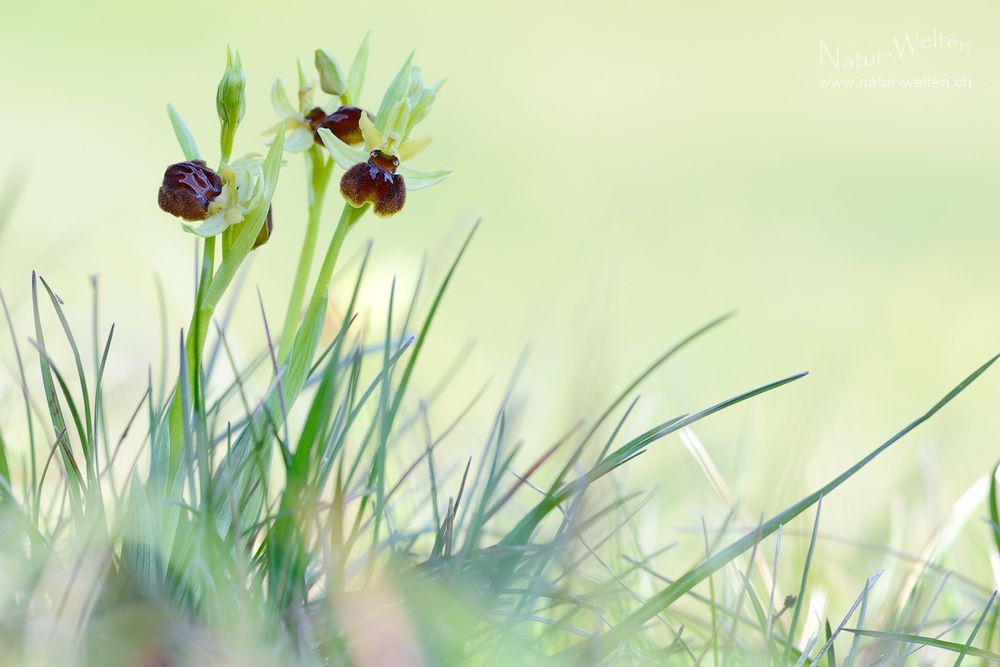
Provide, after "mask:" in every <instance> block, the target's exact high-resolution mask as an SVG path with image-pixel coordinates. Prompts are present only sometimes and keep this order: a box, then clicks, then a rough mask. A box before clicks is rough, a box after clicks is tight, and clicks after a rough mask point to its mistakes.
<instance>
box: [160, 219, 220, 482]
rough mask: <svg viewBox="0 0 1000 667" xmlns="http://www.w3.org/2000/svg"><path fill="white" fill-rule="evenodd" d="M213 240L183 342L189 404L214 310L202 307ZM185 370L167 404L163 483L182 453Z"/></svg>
mask: <svg viewBox="0 0 1000 667" xmlns="http://www.w3.org/2000/svg"><path fill="white" fill-rule="evenodd" d="M215 238H216V237H214V236H213V237H209V238H206V239H205V250H204V252H203V254H202V261H201V276H200V278H199V280H198V293H197V296H196V303H195V309H194V312H193V313H192V314H191V324H190V326H189V327H188V331H187V338H186V339H185V341H184V350H185V355H186V357H187V363H186V366H187V369H186V370H187V381H188V386H189V387H191V388H192V392H191V396H192V401H196V400H197V397H198V396H199V395H200V392H199V391H198V390H197V384H196V382H197V381H198V378H199V373H198V366H199V365H200V363H201V356H202V354H203V353H204V351H205V340H206V339H207V338H208V328H209V325H210V324H211V322H212V315H213V314H214V313H215V307H214V306H211V305H209V306H203V302H204V298H205V294H206V292H208V288H209V285H211V283H212V275H213V271H214V269H215ZM184 371H185V369H183V368H182V369H180V370H179V371H178V374H177V388H176V389H175V390H174V396H173V399H172V400H171V401H170V414H169V421H168V425H169V429H170V431H169V433H170V457H169V466H168V475H167V481H168V482H169V483H172V482H173V477H174V474H175V472H176V471H177V468H178V466H179V465H180V462H181V456H182V454H183V450H184V445H183V442H184V406H183V401H181V400H180V387H181V376H180V374H181V373H183V372H184ZM167 488H169V486H168V487H167Z"/></svg>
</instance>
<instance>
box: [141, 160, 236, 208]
mask: <svg viewBox="0 0 1000 667" xmlns="http://www.w3.org/2000/svg"><path fill="white" fill-rule="evenodd" d="M221 192H222V179H221V178H220V177H219V175H218V174H216V173H215V172H214V171H212V170H211V169H209V168H208V167H207V166H206V165H205V162H204V161H203V160H194V161H191V162H178V163H177V164H172V165H170V166H169V167H167V171H166V172H165V173H164V174H163V185H161V186H160V193H159V196H158V198H157V199H158V201H159V204H160V208H162V209H163V210H164V211H166V212H167V213H170V214H171V215H176V216H177V217H178V218H183V219H185V220H189V221H192V222H193V221H196V220H204V219H205V218H207V217H208V205H209V204H210V203H212V200H213V199H215V198H216V197H218V196H219V193H221Z"/></svg>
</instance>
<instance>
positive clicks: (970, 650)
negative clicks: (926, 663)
mask: <svg viewBox="0 0 1000 667" xmlns="http://www.w3.org/2000/svg"><path fill="white" fill-rule="evenodd" d="M844 632H850V633H851V634H855V635H861V636H862V637H871V638H872V639H882V640H884V641H890V642H901V643H903V644H920V645H922V646H931V647H934V648H939V649H942V650H945V651H951V652H952V653H959V654H961V653H962V652H963V651H964V652H965V655H968V656H972V657H974V658H983V659H984V660H988V661H990V662H998V663H1000V653H994V652H993V651H987V650H986V649H981V648H975V647H973V646H966V645H965V644H959V643H958V642H949V641H945V640H944V639H935V638H934V637H924V636H921V635H908V634H904V633H901V632H883V631H881V630H859V629H857V628H844Z"/></svg>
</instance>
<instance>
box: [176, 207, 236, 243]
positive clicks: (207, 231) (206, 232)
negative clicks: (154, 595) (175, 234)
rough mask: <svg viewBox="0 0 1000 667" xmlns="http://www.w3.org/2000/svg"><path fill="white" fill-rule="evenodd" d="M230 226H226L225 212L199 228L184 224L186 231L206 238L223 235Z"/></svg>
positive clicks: (219, 213)
mask: <svg viewBox="0 0 1000 667" xmlns="http://www.w3.org/2000/svg"><path fill="white" fill-rule="evenodd" d="M228 226H229V225H227V224H226V214H225V211H219V212H218V213H216V214H215V215H213V216H211V217H209V218H208V219H207V220H205V221H204V222H202V223H201V224H200V225H198V226H197V227H195V226H194V225H189V224H188V223H186V222H185V223H184V229H185V230H186V231H189V232H191V233H192V234H197V235H198V236H204V237H205V238H208V237H210V236H215V235H216V234H220V233H222V232H223V231H224V230H225V229H226V227H228Z"/></svg>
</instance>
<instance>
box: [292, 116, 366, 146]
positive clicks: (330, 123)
mask: <svg viewBox="0 0 1000 667" xmlns="http://www.w3.org/2000/svg"><path fill="white" fill-rule="evenodd" d="M362 112H363V110H362V109H359V108H358V107H340V108H339V109H337V110H336V111H334V112H333V113H331V114H329V115H327V114H324V113H323V110H322V109H320V108H319V107H317V108H315V109H313V110H312V111H310V112H309V113H308V115H307V118H308V120H309V125H310V126H311V127H312V129H313V138H314V139H315V140H316V143H317V144H319V145H320V146H322V145H323V140H322V139H320V136H319V129H320V128H323V127H325V128H326V129H328V130H330V132H332V133H333V135H334V136H335V137H337V138H338V139H340V140H341V141H343V142H344V143H345V144H347V145H348V146H357V145H359V144H361V143H363V142H364V140H365V138H364V136H363V135H362V134H361V127H360V121H361V114H362ZM364 113H367V114H368V117H369V118H374V117H373V116H372V115H371V114H370V113H368V112H367V111H364Z"/></svg>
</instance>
